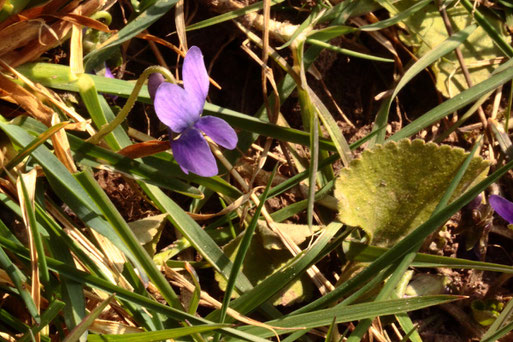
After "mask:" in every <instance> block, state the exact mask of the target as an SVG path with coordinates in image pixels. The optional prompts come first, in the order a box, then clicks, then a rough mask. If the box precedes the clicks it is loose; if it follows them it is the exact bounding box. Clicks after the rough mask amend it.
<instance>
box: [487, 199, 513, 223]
mask: <svg viewBox="0 0 513 342" xmlns="http://www.w3.org/2000/svg"><path fill="white" fill-rule="evenodd" d="M488 200H489V201H490V205H491V206H492V208H493V210H495V212H496V213H497V214H499V215H500V216H501V217H502V218H503V219H505V220H506V221H508V222H509V223H510V224H513V203H511V202H510V201H508V200H507V199H505V198H503V197H501V196H497V195H491V196H490V197H489V198H488Z"/></svg>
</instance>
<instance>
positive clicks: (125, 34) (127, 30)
mask: <svg viewBox="0 0 513 342" xmlns="http://www.w3.org/2000/svg"><path fill="white" fill-rule="evenodd" d="M177 1H178V0H157V1H155V3H154V4H153V5H152V6H150V7H149V8H148V9H147V10H145V11H144V12H143V13H141V14H139V16H138V17H137V18H135V19H134V20H132V21H130V22H129V23H128V24H126V25H124V26H123V28H122V29H121V30H119V32H117V33H116V34H115V35H114V36H113V37H111V39H110V40H109V42H108V44H106V45H104V46H103V47H102V48H100V49H99V50H94V51H93V52H91V53H89V54H88V55H87V56H85V57H84V67H85V70H86V72H90V71H92V70H93V68H95V67H97V66H98V65H100V64H101V63H103V62H104V61H105V60H106V59H107V58H109V57H110V56H111V55H112V53H113V52H114V51H115V49H116V48H117V47H118V46H119V45H121V44H122V43H124V42H126V41H128V40H129V39H131V38H133V37H135V36H136V35H137V34H139V33H141V32H142V31H144V30H145V29H147V28H148V27H149V26H150V25H151V24H153V23H154V22H156V21H157V20H158V19H159V18H161V17H162V16H163V15H164V14H166V13H167V12H169V11H170V10H171V9H172V8H173V7H174V6H175V4H176V2H177Z"/></svg>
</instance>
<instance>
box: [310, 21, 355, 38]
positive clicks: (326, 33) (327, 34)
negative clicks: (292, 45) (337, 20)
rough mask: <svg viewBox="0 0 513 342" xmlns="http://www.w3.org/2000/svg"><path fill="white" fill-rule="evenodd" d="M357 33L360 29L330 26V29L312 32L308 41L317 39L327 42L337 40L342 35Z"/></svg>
mask: <svg viewBox="0 0 513 342" xmlns="http://www.w3.org/2000/svg"><path fill="white" fill-rule="evenodd" d="M355 31H358V29H357V28H355V27H352V26H345V25H330V26H328V27H325V28H322V29H319V30H314V31H312V32H310V34H309V35H308V39H315V40H320V41H323V42H326V41H329V40H331V39H333V38H336V37H339V36H342V35H345V34H348V33H353V32H355Z"/></svg>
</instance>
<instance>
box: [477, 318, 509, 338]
mask: <svg viewBox="0 0 513 342" xmlns="http://www.w3.org/2000/svg"><path fill="white" fill-rule="evenodd" d="M512 330H513V322H510V323H508V324H507V325H505V326H504V327H502V328H500V329H498V330H496V331H495V332H494V333H493V334H490V335H488V334H487V335H486V338H484V337H483V338H482V339H481V342H495V341H498V340H499V339H500V338H501V337H504V336H506V335H507V334H508V333H509V332H511V331H512Z"/></svg>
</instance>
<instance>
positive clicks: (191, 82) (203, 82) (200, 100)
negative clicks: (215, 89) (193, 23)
mask: <svg viewBox="0 0 513 342" xmlns="http://www.w3.org/2000/svg"><path fill="white" fill-rule="evenodd" d="M182 78H183V87H184V88H185V90H186V91H187V92H188V93H189V94H191V102H192V103H191V106H196V107H195V108H194V110H195V111H197V112H198V113H199V114H201V112H202V111H203V106H204V105H205V99H206V98H207V94H208V85H209V80H208V74H207V68H205V62H204V61H203V54H202V53H201V50H200V49H199V48H198V47H197V46H192V47H191V48H190V49H189V51H187V54H186V55H185V59H184V61H183V67H182Z"/></svg>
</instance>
